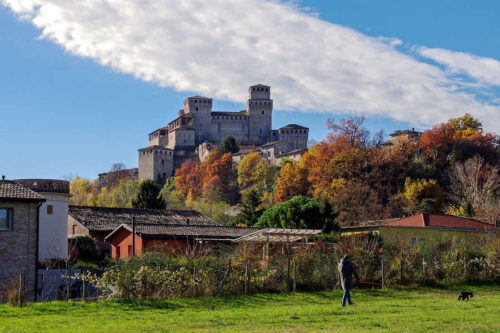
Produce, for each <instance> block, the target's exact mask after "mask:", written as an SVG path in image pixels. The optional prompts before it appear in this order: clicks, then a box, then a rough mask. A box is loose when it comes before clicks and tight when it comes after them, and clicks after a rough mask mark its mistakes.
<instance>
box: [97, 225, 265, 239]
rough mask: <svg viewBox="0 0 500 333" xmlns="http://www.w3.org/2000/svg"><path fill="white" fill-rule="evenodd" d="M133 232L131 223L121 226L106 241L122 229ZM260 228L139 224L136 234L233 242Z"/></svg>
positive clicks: (146, 236) (136, 227)
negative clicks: (232, 240)
mask: <svg viewBox="0 0 500 333" xmlns="http://www.w3.org/2000/svg"><path fill="white" fill-rule="evenodd" d="M123 228H125V229H127V230H129V231H132V225H131V224H130V223H124V224H121V225H119V226H118V227H117V228H116V229H115V230H113V231H112V232H111V233H110V234H109V235H107V236H106V239H110V238H112V237H113V235H114V234H115V233H116V232H118V231H119V230H121V229H123ZM257 229H259V228H239V227H226V226H220V225H186V224H150V223H137V224H136V226H135V232H136V234H137V235H139V236H140V237H141V238H144V239H170V238H186V237H187V238H195V239H207V238H208V239H221V240H222V239H224V240H231V239H236V238H239V237H242V236H245V235H248V234H250V233H252V232H254V231H255V230H257Z"/></svg>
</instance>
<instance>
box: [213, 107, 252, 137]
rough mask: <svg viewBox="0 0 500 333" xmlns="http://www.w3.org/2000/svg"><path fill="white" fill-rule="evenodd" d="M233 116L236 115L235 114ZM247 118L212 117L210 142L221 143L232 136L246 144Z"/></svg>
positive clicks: (237, 116) (240, 116) (239, 116)
mask: <svg viewBox="0 0 500 333" xmlns="http://www.w3.org/2000/svg"><path fill="white" fill-rule="evenodd" d="M235 114H237V113H236V112H235ZM248 133H249V126H248V116H244V115H234V116H229V115H220V116H217V115H213V116H212V126H211V134H210V140H211V141H215V142H221V141H223V140H224V139H225V138H226V137H228V136H232V137H233V138H235V139H236V140H238V141H240V142H241V143H243V144H246V143H247V142H248Z"/></svg>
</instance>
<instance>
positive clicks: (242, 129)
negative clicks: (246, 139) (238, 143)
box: [241, 124, 246, 132]
mask: <svg viewBox="0 0 500 333" xmlns="http://www.w3.org/2000/svg"><path fill="white" fill-rule="evenodd" d="M241 131H242V132H245V131H246V127H245V124H241Z"/></svg>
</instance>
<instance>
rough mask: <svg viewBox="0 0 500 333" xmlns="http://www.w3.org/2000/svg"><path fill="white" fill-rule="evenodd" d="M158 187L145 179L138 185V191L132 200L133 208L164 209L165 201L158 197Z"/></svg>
mask: <svg viewBox="0 0 500 333" xmlns="http://www.w3.org/2000/svg"><path fill="white" fill-rule="evenodd" d="M160 190H161V188H160V186H159V185H158V184H156V183H155V182H154V181H152V180H150V179H147V180H144V181H142V182H141V183H140V184H139V190H138V191H137V192H136V194H135V196H134V198H133V199H132V207H134V208H151V209H164V208H165V201H163V198H162V197H161V196H160Z"/></svg>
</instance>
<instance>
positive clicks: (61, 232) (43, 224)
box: [16, 179, 70, 260]
mask: <svg viewBox="0 0 500 333" xmlns="http://www.w3.org/2000/svg"><path fill="white" fill-rule="evenodd" d="M16 182H18V183H20V184H22V185H23V186H25V187H27V188H29V189H31V190H33V191H35V192H37V193H38V194H40V195H41V196H43V197H44V198H45V199H46V201H45V202H44V203H43V204H42V206H41V207H40V210H39V214H40V222H39V229H38V237H39V239H38V260H45V259H66V258H67V257H68V203H69V197H70V194H69V182H67V181H65V180H55V179H18V180H16Z"/></svg>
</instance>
